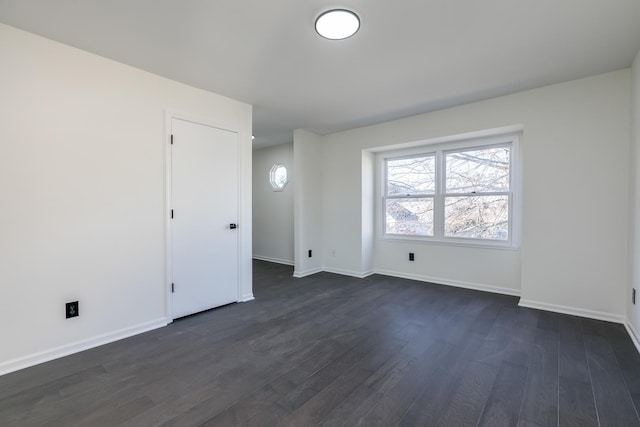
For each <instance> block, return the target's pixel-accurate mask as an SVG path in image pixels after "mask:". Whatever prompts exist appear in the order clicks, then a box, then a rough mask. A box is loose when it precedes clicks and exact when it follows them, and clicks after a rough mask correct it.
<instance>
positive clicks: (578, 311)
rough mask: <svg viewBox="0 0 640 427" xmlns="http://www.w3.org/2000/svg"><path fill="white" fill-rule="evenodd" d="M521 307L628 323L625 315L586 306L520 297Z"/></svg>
mask: <svg viewBox="0 0 640 427" xmlns="http://www.w3.org/2000/svg"><path fill="white" fill-rule="evenodd" d="M518 305H519V306H520V307H527V308H535V309H537V310H544V311H552V312H554V313H561V314H570V315H572V316H578V317H586V318H587V319H595V320H604V321H606V322H614V323H622V324H625V323H626V319H625V318H624V316H621V315H618V314H613V313H607V312H604V311H596V310H587V309H585V308H578V307H569V306H566V305H558V304H548V303H545V302H539V301H533V300H528V299H524V298H520V302H519V303H518Z"/></svg>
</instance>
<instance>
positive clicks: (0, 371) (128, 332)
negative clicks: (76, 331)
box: [0, 317, 171, 375]
mask: <svg viewBox="0 0 640 427" xmlns="http://www.w3.org/2000/svg"><path fill="white" fill-rule="evenodd" d="M169 323H171V320H167V319H166V318H164V317H163V318H161V319H157V320H152V321H150V322H145V323H141V324H139V325H136V326H132V327H129V328H124V329H120V330H117V331H113V332H108V333H106V334H102V335H98V336H95V337H91V338H87V339H84V340H81V341H77V342H74V343H71V344H67V345H63V346H60V347H56V348H52V349H50V350H45V351H41V352H38V353H34V354H30V355H28V356H24V357H20V358H17V359H13V360H8V361H6V362H2V363H0V375H5V374H8V373H9V372H14V371H18V370H20V369H24V368H28V367H30V366H35V365H39V364H41V363H44V362H48V361H50V360H53V359H58V358H60V357H64V356H68V355H70V354H74V353H79V352H81V351H83V350H88V349H90V348H94V347H98V346H101V345H104V344H108V343H110V342H114V341H118V340H121V339H124V338H129V337H131V336H133V335H138V334H141V333H143V332H148V331H151V330H153V329H158V328H162V327H163V326H167V325H168V324H169Z"/></svg>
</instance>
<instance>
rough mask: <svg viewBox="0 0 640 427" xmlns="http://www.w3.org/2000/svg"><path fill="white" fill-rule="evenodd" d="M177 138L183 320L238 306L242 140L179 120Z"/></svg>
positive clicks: (177, 294)
mask: <svg viewBox="0 0 640 427" xmlns="http://www.w3.org/2000/svg"><path fill="white" fill-rule="evenodd" d="M171 134H172V138H173V143H172V145H171V208H172V216H173V218H172V219H171V237H172V239H171V242H172V248H171V249H172V250H171V256H172V276H173V277H172V282H173V292H172V296H173V318H178V317H182V316H186V315H189V314H193V313H197V312H200V311H203V310H207V309H210V308H213V307H218V306H220V305H224V304H228V303H230V302H235V301H238V295H239V292H238V286H239V283H238V266H239V259H238V232H237V230H236V229H235V228H234V225H235V224H236V223H237V220H238V167H239V164H238V135H237V134H236V133H234V132H230V131H226V130H222V129H218V128H215V127H211V126H206V125H203V124H198V123H193V122H189V121H185V120H180V119H176V118H172V119H171ZM232 224H233V225H232Z"/></svg>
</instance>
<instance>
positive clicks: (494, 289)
mask: <svg viewBox="0 0 640 427" xmlns="http://www.w3.org/2000/svg"><path fill="white" fill-rule="evenodd" d="M375 273H376V274H382V275H384V276H392V277H399V278H402V279H410V280H418V281H420V282H429V283H435V284H437V285H447V286H454V287H456V288H465V289H472V290H475V291H483V292H491V293H494V294H502V295H511V296H515V297H519V296H520V290H519V289H511V288H503V287H500V286H491V285H484V284H481V283H471V282H463V281H459V280H450V279H443V278H442V277H430V276H421V275H417V274H410V273H403V272H399V271H393V270H375Z"/></svg>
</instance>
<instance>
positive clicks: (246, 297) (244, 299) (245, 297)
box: [238, 293, 255, 302]
mask: <svg viewBox="0 0 640 427" xmlns="http://www.w3.org/2000/svg"><path fill="white" fill-rule="evenodd" d="M254 299H255V297H254V296H253V293H250V294H244V295H242V299H241V300H240V301H238V302H248V301H253V300H254Z"/></svg>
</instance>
